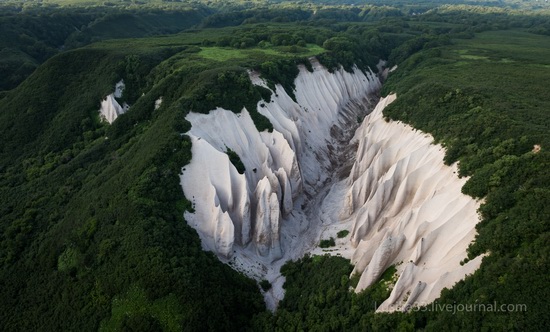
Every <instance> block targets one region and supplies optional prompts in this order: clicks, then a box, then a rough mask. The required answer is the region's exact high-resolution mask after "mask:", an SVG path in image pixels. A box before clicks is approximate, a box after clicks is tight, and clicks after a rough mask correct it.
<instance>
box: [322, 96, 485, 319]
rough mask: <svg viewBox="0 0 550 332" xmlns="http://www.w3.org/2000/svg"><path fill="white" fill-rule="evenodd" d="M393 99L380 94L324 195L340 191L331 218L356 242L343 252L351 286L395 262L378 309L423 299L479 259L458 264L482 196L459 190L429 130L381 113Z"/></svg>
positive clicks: (433, 295)
mask: <svg viewBox="0 0 550 332" xmlns="http://www.w3.org/2000/svg"><path fill="white" fill-rule="evenodd" d="M393 100H395V95H391V96H388V97H386V98H383V99H382V100H381V101H380V102H379V104H378V105H377V107H376V108H375V110H374V111H373V112H372V113H371V114H370V115H368V116H367V117H366V118H365V119H364V121H363V123H362V124H361V126H360V127H359V128H358V129H357V131H356V133H355V136H354V138H353V140H352V143H356V144H357V154H356V158H355V162H354V164H353V166H352V168H351V171H350V174H349V177H348V178H347V179H346V180H345V181H343V182H342V185H341V186H335V187H334V188H333V191H334V193H333V192H331V194H329V196H330V195H338V196H340V197H341V196H344V199H343V202H342V203H343V204H342V208H341V210H340V214H339V215H338V216H334V214H333V217H334V218H335V219H340V220H341V222H342V223H343V224H344V225H346V226H347V227H348V229H349V231H350V238H349V243H347V244H349V245H350V247H352V248H354V249H352V250H348V251H345V250H344V251H343V253H344V256H348V257H350V258H351V259H352V263H353V264H354V266H355V268H354V271H353V273H358V274H360V275H361V277H360V280H359V283H358V285H357V288H356V292H360V291H362V290H364V289H365V288H367V287H369V286H370V285H372V284H373V283H374V282H376V281H377V280H378V278H379V277H380V276H381V275H382V273H383V272H384V271H385V270H386V269H387V268H388V267H389V266H390V265H392V264H399V265H398V274H399V279H398V281H397V283H396V285H395V287H394V288H393V290H392V293H391V295H390V297H389V298H388V299H387V300H386V301H385V302H384V303H382V305H381V306H380V308H379V309H378V310H380V311H392V310H398V309H403V308H405V307H406V306H407V305H408V306H410V305H414V304H427V303H429V302H431V301H433V300H435V299H436V298H437V297H439V294H440V292H441V290H442V289H443V288H444V287H451V286H452V285H453V284H455V283H456V282H457V281H459V280H461V279H463V278H464V276H465V275H467V274H470V273H473V271H475V269H477V268H478V267H479V264H480V263H481V257H478V258H476V259H474V260H472V261H470V262H468V263H467V264H464V265H463V266H461V265H460V262H461V261H462V260H463V259H464V258H465V257H466V248H467V247H468V245H469V244H470V242H471V241H472V240H473V239H474V237H475V225H476V223H477V222H478V221H479V219H478V215H477V212H476V211H477V208H478V207H479V203H478V202H476V201H475V200H473V199H472V198H471V197H468V196H465V195H463V194H462V193H461V188H462V186H463V185H464V183H465V181H466V179H459V178H458V177H457V175H456V173H457V167H456V165H453V166H446V165H444V163H443V157H444V150H443V148H442V147H441V146H440V145H434V144H433V138H432V137H431V136H429V135H426V134H423V133H422V132H420V131H417V130H415V129H414V128H412V127H410V126H408V125H405V124H402V123H399V122H393V121H391V122H387V121H385V120H384V119H383V116H382V110H383V108H384V107H385V106H386V105H388V104H389V103H391V102H392V101H393ZM326 236H328V235H326ZM326 236H325V237H326ZM401 263H402V264H401Z"/></svg>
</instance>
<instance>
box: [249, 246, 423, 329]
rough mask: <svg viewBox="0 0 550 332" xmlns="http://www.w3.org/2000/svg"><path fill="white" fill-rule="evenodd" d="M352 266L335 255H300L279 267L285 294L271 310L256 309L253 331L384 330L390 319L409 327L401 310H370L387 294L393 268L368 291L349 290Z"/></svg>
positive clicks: (406, 317) (353, 280) (407, 320)
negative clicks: (275, 309)
mask: <svg viewBox="0 0 550 332" xmlns="http://www.w3.org/2000/svg"><path fill="white" fill-rule="evenodd" d="M352 270H353V266H352V265H351V264H350V263H349V261H348V260H347V259H344V258H341V257H330V256H328V255H325V256H305V257H304V258H302V259H301V260H299V261H297V262H290V263H287V264H286V265H285V266H283V268H282V269H281V273H282V274H283V275H284V276H285V277H286V284H285V298H284V300H283V301H281V303H279V308H278V309H277V312H276V313H275V314H274V315H272V314H271V313H262V314H260V315H258V316H257V317H256V319H255V320H254V325H253V330H254V331H273V330H276V331H301V330H314V331H368V330H372V329H373V328H374V329H381V330H385V329H386V328H388V327H389V326H390V325H389V324H388V322H389V321H391V320H398V319H399V320H401V323H400V327H402V328H405V329H406V328H408V327H412V326H414V325H413V324H414V323H413V322H412V319H411V317H408V316H407V315H405V314H394V315H388V314H376V315H375V314H374V311H375V310H376V308H377V306H378V305H380V304H381V303H382V302H383V301H384V300H385V299H386V298H387V297H388V296H389V295H390V292H391V287H393V285H394V284H395V282H396V280H395V278H394V274H395V272H396V269H395V267H393V266H392V267H390V268H388V270H386V271H385V272H384V274H383V275H382V277H381V278H380V280H379V281H378V282H377V283H376V284H374V285H373V286H371V287H369V289H367V290H365V291H364V292H361V293H360V294H355V293H354V292H353V291H350V290H351V289H352V288H353V287H354V286H356V284H357V281H358V279H357V278H355V277H353V278H351V279H350V277H349V276H350V274H351V272H352Z"/></svg>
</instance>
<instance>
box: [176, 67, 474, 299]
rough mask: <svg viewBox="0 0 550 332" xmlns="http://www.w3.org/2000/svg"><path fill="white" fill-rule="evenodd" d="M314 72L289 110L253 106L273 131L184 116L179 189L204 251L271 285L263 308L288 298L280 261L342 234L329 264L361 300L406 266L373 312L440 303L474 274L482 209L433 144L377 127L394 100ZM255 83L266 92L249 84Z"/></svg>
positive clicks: (234, 120) (350, 78) (221, 118)
mask: <svg viewBox="0 0 550 332" xmlns="http://www.w3.org/2000/svg"><path fill="white" fill-rule="evenodd" d="M312 65H313V71H312V72H309V71H308V70H307V69H306V68H305V67H301V68H300V73H299V75H298V77H297V78H296V80H295V86H296V90H295V91H294V95H295V100H293V99H292V98H291V97H290V96H289V95H288V94H287V93H286V91H285V90H284V89H283V88H282V87H281V86H280V85H277V86H276V87H275V89H274V91H272V96H271V101H270V102H265V101H261V102H259V103H258V105H257V110H258V112H260V113H261V114H262V115H264V116H266V117H267V118H268V119H269V120H270V121H271V123H272V124H273V128H274V130H273V132H266V131H264V132H258V131H257V129H256V128H255V126H254V123H253V121H252V119H251V117H250V115H249V113H248V111H247V110H246V109H243V110H242V111H241V112H240V113H239V114H235V113H233V112H230V111H227V110H223V109H220V108H218V109H215V110H213V111H211V112H210V113H209V114H197V113H190V114H189V115H188V116H187V120H188V121H189V122H190V123H191V124H192V128H191V130H190V131H189V132H188V133H187V135H189V136H190V137H191V140H192V143H193V147H192V153H193V159H192V161H191V163H190V164H189V165H187V166H186V167H185V168H184V169H183V171H182V175H181V184H182V187H183V190H184V193H185V195H186V197H187V198H188V199H189V200H190V201H191V202H192V203H193V206H194V208H195V211H194V212H193V213H186V216H185V217H186V220H187V221H188V223H189V224H190V225H191V226H193V227H194V228H195V229H197V231H198V233H199V236H200V237H201V240H202V243H203V247H204V248H205V249H206V250H211V251H213V252H215V253H216V254H217V255H218V257H219V258H220V259H221V260H222V261H224V262H226V263H228V264H230V265H231V266H232V267H234V268H235V269H237V270H240V271H242V272H244V273H246V274H247V275H249V276H251V277H253V278H256V279H257V280H260V279H267V280H269V281H270V282H271V283H272V286H273V287H272V289H271V290H269V291H268V292H266V293H265V297H266V302H267V304H268V307H270V308H275V307H276V304H277V302H278V301H279V300H280V299H282V297H283V295H284V293H283V289H282V284H283V283H284V278H283V277H281V276H280V273H279V269H280V267H281V266H282V265H283V264H284V262H286V261H288V260H291V259H297V258H300V257H302V256H303V255H304V254H305V253H308V252H312V253H314V254H324V253H326V252H324V251H323V250H322V249H320V248H318V244H319V240H320V239H321V238H328V237H329V236H333V237H335V238H336V232H337V231H339V230H343V229H347V230H349V231H350V235H349V236H347V237H346V238H344V239H338V240H337V246H336V247H335V248H331V249H332V251H331V252H330V254H335V255H342V256H344V257H347V258H350V259H351V260H352V263H353V264H354V265H355V270H354V273H358V274H360V275H361V278H360V281H359V284H358V285H357V288H356V291H360V290H362V289H364V288H366V287H368V286H369V285H371V284H372V283H373V282H375V281H376V280H377V279H378V278H379V277H380V275H381V274H382V273H383V272H384V270H385V269H386V268H387V267H389V266H390V265H392V264H396V263H401V262H402V264H399V265H398V273H399V279H398V282H397V284H396V285H395V287H394V289H393V292H392V294H391V296H390V298H388V300H387V301H386V302H384V304H383V306H382V307H381V308H380V309H381V310H396V308H397V306H399V305H401V304H412V303H421V302H425V301H431V300H433V299H435V298H436V297H437V296H438V295H439V293H440V291H441V289H442V288H443V287H450V286H452V284H453V283H454V282H456V281H458V280H460V279H461V278H463V277H464V275H465V274H467V273H471V272H472V271H473V270H475V268H477V267H478V266H479V263H480V261H479V259H478V260H474V261H471V262H469V263H468V264H466V265H464V266H461V265H460V264H459V263H460V261H461V260H462V259H464V258H465V250H466V247H467V246H468V244H469V243H470V242H471V241H472V240H473V238H474V236H475V224H476V223H477V221H478V218H477V214H476V209H477V206H478V205H477V203H476V202H475V201H473V200H472V199H471V198H469V197H467V196H464V195H462V194H461V193H460V188H461V186H462V185H463V183H464V180H463V179H458V178H457V176H456V175H455V174H453V172H455V171H456V169H455V167H448V166H445V165H443V155H444V151H443V150H442V147H440V146H436V145H433V144H432V141H433V140H432V139H431V137H429V136H428V135H425V134H423V133H421V132H418V131H416V130H414V129H413V128H411V127H409V126H406V125H404V124H400V123H395V122H386V121H385V120H384V119H383V118H382V110H383V108H384V107H385V106H386V105H387V104H388V103H390V102H391V101H393V99H394V98H395V96H389V97H386V98H384V99H381V100H380V101H379V102H378V100H379V97H378V91H379V89H380V87H381V83H380V80H379V78H378V77H377V76H376V75H374V74H373V73H372V72H367V73H364V72H362V71H360V70H358V69H355V70H354V71H353V72H352V73H348V72H345V71H344V70H338V71H335V72H333V73H330V72H329V71H328V70H326V69H325V68H324V67H322V66H321V65H320V64H318V63H317V62H312ZM250 78H251V80H252V82H253V83H254V84H258V85H264V86H266V84H265V82H264V81H263V80H262V79H261V78H259V76H258V75H257V74H256V73H254V72H251V73H250ZM377 102H378V105H377V106H376V108H374V106H375V105H376V104H377ZM373 108H374V111H372V110H373ZM371 111H372V113H371V114H370V115H369V113H370V112H371ZM229 150H232V151H233V152H234V153H236V154H237V155H238V156H239V158H240V159H241V161H242V163H243V165H244V166H245V171H244V173H243V174H240V173H239V172H238V171H237V169H236V168H235V166H234V165H233V164H232V163H231V162H230V160H229V157H228V154H227V152H228V151H229Z"/></svg>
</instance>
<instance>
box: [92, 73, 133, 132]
mask: <svg viewBox="0 0 550 332" xmlns="http://www.w3.org/2000/svg"><path fill="white" fill-rule="evenodd" d="M124 88H125V86H124V81H122V80H121V81H120V82H118V83H117V84H116V85H115V92H113V93H111V94H110V95H108V96H107V97H105V99H104V100H102V101H101V108H100V109H99V113H100V116H101V118H102V119H104V120H105V121H107V122H109V123H113V121H115V120H116V118H117V117H118V116H119V115H121V114H124V113H126V112H127V111H128V109H130V106H129V105H128V104H126V103H123V104H122V106H121V105H120V104H119V103H118V102H117V101H116V99H115V98H120V97H122V92H123V91H124Z"/></svg>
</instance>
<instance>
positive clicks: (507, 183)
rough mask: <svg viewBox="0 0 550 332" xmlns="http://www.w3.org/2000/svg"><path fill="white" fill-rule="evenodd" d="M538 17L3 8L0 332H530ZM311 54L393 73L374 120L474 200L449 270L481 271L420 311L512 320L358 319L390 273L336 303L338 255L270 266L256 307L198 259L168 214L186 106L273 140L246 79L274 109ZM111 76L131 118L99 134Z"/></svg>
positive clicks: (546, 181) (545, 170)
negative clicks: (273, 292) (273, 273)
mask: <svg viewBox="0 0 550 332" xmlns="http://www.w3.org/2000/svg"><path fill="white" fill-rule="evenodd" d="M548 22H550V6H549V5H548V3H545V2H542V1H540V2H539V1H534V0H533V1H474V0H471V1H466V0H465V1H459V0H457V1H452V0H450V1H443V0H442V1H439V0H425V1H407V0H399V1H389V0H380V1H328V0H327V1H295V2H292V1H263V0H258V1H215V0H212V1H199V0H196V1H165V0H155V1H145V0H141V1H139V0H137V1H136V0H133V1H95V0H82V1H80V0H51V1H45V0H44V1H15V0H13V1H11V0H10V1H3V2H1V3H0V31H1V33H0V198H1V204H0V298H1V299H2V301H1V304H0V307H1V310H0V326H2V330H3V331H92V330H102V331H264V330H265V331H355V330H357V331H365V330H366V331H371V330H372V331H394V330H395V331H415V330H422V331H447V330H449V331H463V330H466V331H477V330H480V331H494V330H497V331H546V329H547V327H548V326H550V316H548V314H547V312H548V310H549V309H550V302H549V300H548V299H549V298H550V290H549V286H550V275H549V274H548V271H550V262H549V258H548V255H549V253H550V205H549V204H548V203H549V202H550V152H549V151H548V147H549V146H550V114H549V112H550V100H549V99H548V95H549V94H548V83H549V82H550V24H549V23H548ZM312 56H315V57H317V58H318V59H319V61H320V62H321V63H322V64H323V65H324V66H326V67H327V68H328V69H330V70H333V69H336V68H338V67H340V66H342V67H343V68H344V69H346V70H351V68H352V67H353V66H354V65H357V66H358V67H359V68H360V69H362V70H366V69H367V68H372V69H373V70H374V69H375V67H376V64H377V63H378V61H379V60H380V59H385V60H387V61H388V66H389V67H392V66H394V65H397V70H395V71H394V72H393V73H392V74H391V75H390V76H389V78H388V80H387V81H386V82H385V83H384V85H383V90H382V95H387V94H390V93H397V95H398V98H397V100H396V102H394V103H393V104H392V105H390V106H389V107H388V108H387V109H386V110H385V111H384V116H385V117H386V118H387V119H388V120H390V119H392V120H398V121H403V122H405V123H409V124H411V125H412V126H414V127H415V128H417V129H420V130H422V131H424V132H427V133H430V134H432V135H433V136H434V138H435V140H436V142H437V143H440V144H442V145H443V146H445V147H446V156H445V162H446V163H447V164H452V163H455V162H458V164H459V173H460V174H459V175H460V176H467V177H469V179H468V181H467V182H466V184H465V186H464V187H463V188H462V191H463V193H465V194H467V195H470V196H472V197H474V198H476V199H482V200H483V204H482V205H481V207H480V210H479V214H480V217H481V221H480V223H479V224H478V225H477V231H478V235H477V237H476V240H475V241H474V242H473V243H472V244H471V245H470V247H469V249H468V258H467V259H473V258H474V257H477V256H479V255H481V254H485V255H486V256H485V257H484V258H483V262H482V265H481V267H480V269H479V270H477V271H476V272H475V273H474V274H473V275H470V276H468V277H467V278H466V279H464V280H463V281H460V282H459V283H457V284H456V285H455V286H454V287H453V288H452V289H445V290H444V291H443V292H442V293H441V297H440V298H439V299H438V300H437V301H436V302H437V303H439V304H453V305H455V304H460V303H463V304H466V303H478V302H482V303H502V304H525V305H526V306H527V310H525V311H513V312H507V311H500V312H499V311H491V312H488V311H478V312H456V313H453V312H449V311H442V310H429V308H424V309H423V310H413V311H411V312H407V313H401V312H397V313H391V314H389V313H376V314H375V313H374V312H375V310H376V306H377V304H380V303H381V302H382V300H383V299H385V298H386V297H387V296H388V294H389V291H390V290H389V285H390V284H391V283H392V282H394V280H393V278H394V272H395V267H390V268H389V269H388V270H387V271H386V272H385V273H384V275H383V276H382V278H381V279H380V280H379V281H378V282H377V283H376V284H375V285H373V286H371V287H369V288H368V289H366V290H365V291H363V292H361V293H359V294H355V293H353V292H350V291H349V289H350V287H354V286H355V285H356V283H357V282H358V280H357V278H354V277H352V278H350V273H351V271H352V269H353V266H352V265H351V263H350V262H349V261H348V260H345V259H343V258H341V257H331V256H309V255H306V256H305V257H303V258H302V259H300V260H298V261H295V262H289V263H287V264H286V265H285V266H284V267H283V268H282V270H281V273H282V274H283V275H284V276H285V277H286V283H285V286H284V287H285V290H286V295H285V298H284V300H283V301H282V302H281V303H280V304H279V307H278V309H277V311H275V312H270V311H268V310H266V307H265V303H264V300H263V297H262V295H261V292H260V288H264V289H268V288H269V287H270V286H271V285H269V284H266V283H265V282H262V283H258V282H256V281H255V280H252V279H249V278H247V277H245V276H244V275H242V274H240V273H238V272H236V271H235V270H233V269H231V268H230V267H229V266H228V265H225V264H222V263H221V262H220V261H219V260H218V259H217V258H216V256H215V255H214V254H213V253H211V252H206V251H203V249H202V247H201V242H200V239H199V236H198V234H197V232H196V231H195V230H194V229H193V228H191V227H190V226H188V225H187V223H186V221H185V220H184V218H183V214H184V211H192V210H193V206H192V203H191V202H189V201H188V200H187V199H186V198H185V197H184V195H183V192H182V190H181V186H180V183H179V174H180V173H181V169H182V167H185V165H186V164H188V163H189V162H190V160H191V157H192V155H191V143H190V141H189V139H188V138H187V137H186V136H185V135H181V134H182V133H185V132H187V131H188V130H189V128H190V123H188V122H187V121H186V120H185V115H186V114H187V113H188V112H191V111H193V112H201V113H208V112H209V111H210V110H212V109H214V108H216V107H223V108H225V109H228V110H231V111H233V112H239V111H240V110H241V109H242V107H246V108H247V109H248V110H249V111H250V112H251V116H252V118H253V120H254V123H255V125H256V127H257V128H258V130H260V131H263V130H272V128H273V126H272V124H271V123H270V122H269V120H268V119H267V118H266V117H264V116H262V115H261V114H260V113H258V112H257V111H256V110H255V109H256V105H257V103H258V101H260V100H265V101H267V102H269V98H270V91H269V90H268V89H265V88H262V87H258V86H254V85H253V84H252V83H251V82H250V80H249V78H248V74H247V70H249V69H254V70H257V71H259V72H260V73H261V75H262V77H263V78H265V79H266V80H267V82H268V85H269V86H271V87H272V86H273V85H274V84H277V83H279V84H281V85H282V86H283V87H284V88H285V89H286V90H287V92H288V93H289V94H290V95H291V96H292V95H293V92H292V91H293V88H294V83H293V82H294V78H295V77H296V75H297V74H298V69H297V65H299V64H304V65H306V66H308V65H309V61H308V58H310V57H312ZM121 79H123V80H124V82H125V84H126V89H125V90H124V91H125V92H124V94H123V95H122V97H121V101H125V102H128V103H129V104H131V105H132V107H131V111H129V112H128V113H126V114H124V115H121V116H120V117H119V118H118V119H117V120H116V121H115V122H113V124H112V125H109V124H107V123H105V122H103V121H101V119H100V116H99V114H98V109H99V108H100V102H101V100H102V99H104V98H105V96H107V95H109V94H110V93H112V92H113V88H114V86H115V84H116V83H117V82H118V81H119V80H121ZM159 97H162V104H161V105H160V107H159V108H158V109H155V107H154V106H155V101H156V100H158V99H159ZM226 153H227V154H228V156H229V158H230V160H231V162H232V163H233V164H234V165H235V166H236V167H237V169H238V170H239V172H241V173H242V172H244V170H245V168H244V165H243V164H242V162H241V160H240V159H239V157H238V155H237V154H236V153H235V152H234V151H232V150H231V149H229V148H228V149H227V151H226ZM346 235H347V233H345V234H344V233H342V237H345V236H346ZM338 237H340V234H338ZM326 241H329V242H330V239H327V240H326ZM332 242H334V239H332ZM327 245H328V246H330V243H327ZM467 259H466V260H467Z"/></svg>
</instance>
